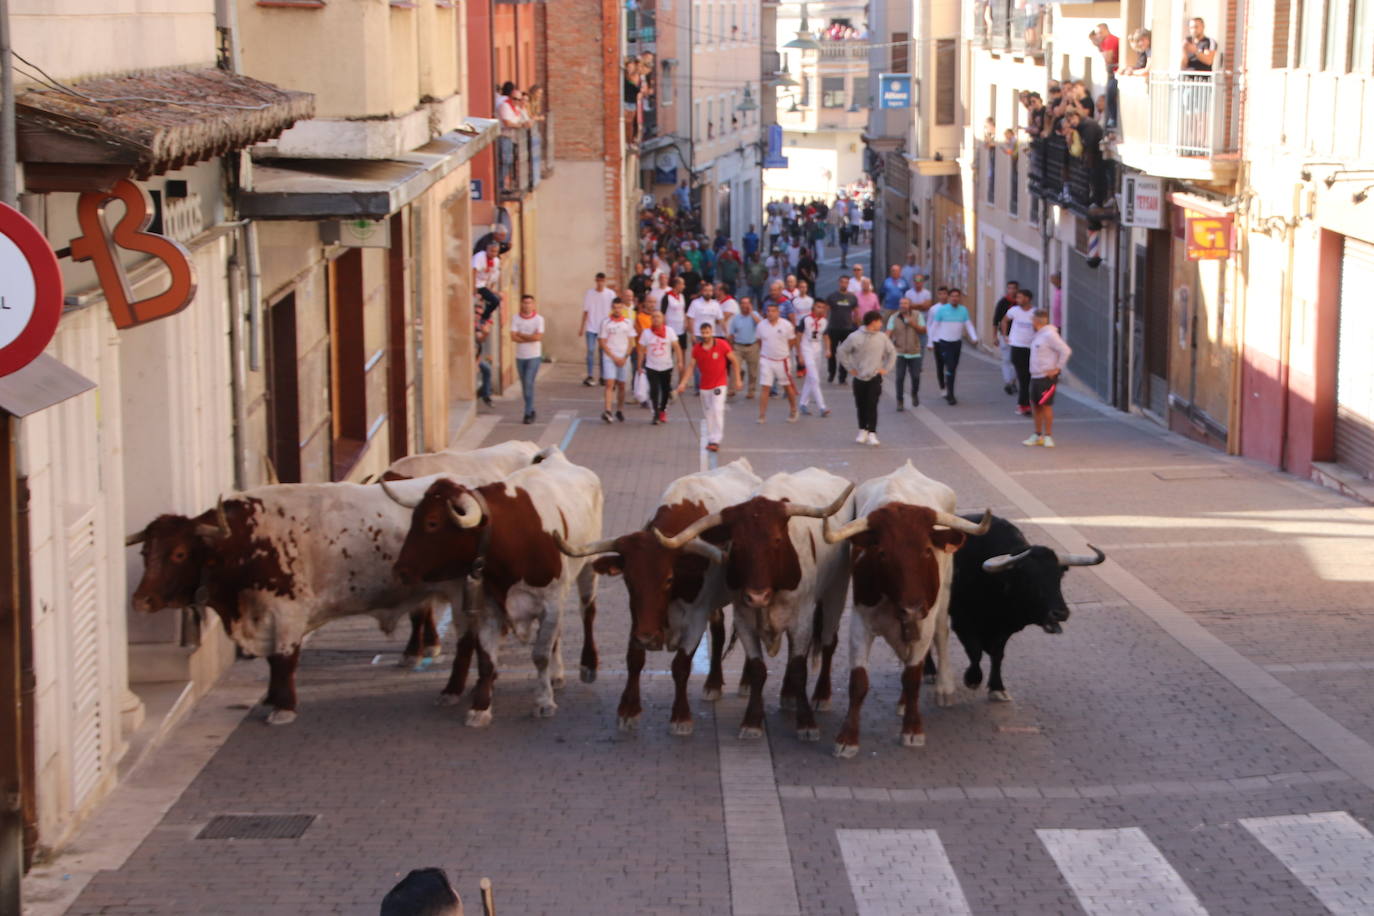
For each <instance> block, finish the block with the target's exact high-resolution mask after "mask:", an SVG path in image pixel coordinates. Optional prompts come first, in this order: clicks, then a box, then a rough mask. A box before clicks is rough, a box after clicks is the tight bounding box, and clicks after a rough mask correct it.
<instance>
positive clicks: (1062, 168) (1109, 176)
mask: <svg viewBox="0 0 1374 916" xmlns="http://www.w3.org/2000/svg"><path fill="white" fill-rule="evenodd" d="M1029 153H1030V170H1029V171H1028V172H1027V173H1026V189H1027V190H1028V191H1029V192H1030V193H1031V194H1033V195H1035V196H1037V197H1041V198H1043V199H1045V200H1047V201H1050V202H1051V203H1057V204H1059V205H1060V206H1063V207H1067V208H1068V209H1069V210H1072V211H1073V212H1075V213H1078V214H1080V215H1082V216H1092V217H1095V218H1098V219H1110V218H1112V216H1111V214H1109V213H1105V212H1104V211H1103V210H1102V209H1101V205H1107V204H1108V202H1109V200H1110V190H1111V188H1113V187H1115V186H1116V175H1115V170H1116V168H1117V163H1116V162H1115V161H1114V160H1112V159H1107V158H1105V157H1103V156H1102V155H1101V154H1100V152H1099V154H1098V155H1092V154H1091V152H1090V151H1087V150H1085V151H1084V155H1083V156H1071V155H1069V146H1068V142H1067V141H1066V140H1065V139H1064V138H1063V137H1062V136H1060V135H1058V134H1055V135H1053V136H1049V137H1041V138H1038V139H1035V140H1032V141H1031V142H1030V149H1029ZM1094 179H1096V182H1094ZM1094 190H1095V191H1096V193H1094ZM1089 211H1091V212H1089Z"/></svg>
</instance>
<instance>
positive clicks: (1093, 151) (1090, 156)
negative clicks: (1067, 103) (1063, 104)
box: [1064, 111, 1107, 205]
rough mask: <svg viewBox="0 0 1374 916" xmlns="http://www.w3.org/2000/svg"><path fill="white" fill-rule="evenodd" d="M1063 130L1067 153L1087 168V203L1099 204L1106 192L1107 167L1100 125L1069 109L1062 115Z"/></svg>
mask: <svg viewBox="0 0 1374 916" xmlns="http://www.w3.org/2000/svg"><path fill="white" fill-rule="evenodd" d="M1064 131H1065V134H1064V139H1065V141H1066V142H1067V143H1068V144H1069V155H1070V156H1071V157H1075V158H1080V159H1082V160H1083V165H1084V167H1085V168H1087V170H1088V195H1089V199H1088V204H1089V205H1099V204H1101V203H1102V202H1103V200H1104V199H1105V195H1106V193H1107V191H1106V186H1107V169H1106V162H1105V161H1104V160H1103V158H1102V136H1103V134H1102V125H1100V124H1098V123H1097V121H1095V120H1093V119H1092V118H1085V117H1083V116H1082V115H1080V114H1079V113H1078V112H1077V111H1070V112H1069V113H1068V114H1067V115H1066V116H1065V117H1064Z"/></svg>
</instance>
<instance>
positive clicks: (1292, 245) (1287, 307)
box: [1279, 184, 1303, 471]
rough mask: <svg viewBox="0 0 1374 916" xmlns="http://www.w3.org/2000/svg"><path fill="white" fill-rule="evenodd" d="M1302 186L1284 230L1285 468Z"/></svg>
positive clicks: (1296, 191)
mask: <svg viewBox="0 0 1374 916" xmlns="http://www.w3.org/2000/svg"><path fill="white" fill-rule="evenodd" d="M1302 194H1303V186H1302V185H1301V184H1295V185H1294V186H1293V216H1292V218H1291V219H1289V220H1288V224H1287V226H1286V227H1285V232H1286V234H1287V236H1288V260H1287V266H1286V267H1285V268H1284V272H1283V298H1282V299H1281V300H1280V308H1279V393H1280V396H1281V398H1282V400H1280V401H1279V470H1281V471H1286V470H1288V402H1289V398H1290V392H1289V390H1288V385H1289V376H1290V373H1291V370H1292V359H1291V355H1292V354H1291V351H1292V343H1291V342H1292V339H1293V262H1294V259H1295V255H1296V248H1297V241H1298V220H1299V217H1298V214H1299V213H1301V212H1302V211H1301V210H1300V209H1299V208H1300V207H1301V206H1302Z"/></svg>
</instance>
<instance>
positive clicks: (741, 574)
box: [654, 484, 854, 655]
mask: <svg viewBox="0 0 1374 916" xmlns="http://www.w3.org/2000/svg"><path fill="white" fill-rule="evenodd" d="M853 489H854V485H853V484H850V485H849V486H847V487H846V488H845V490H844V492H843V493H841V494H840V495H839V497H838V498H836V499H835V501H834V502H832V503H831V504H830V505H828V506H811V505H806V504H803V503H794V502H791V501H790V500H787V499H772V498H770V497H767V496H755V497H753V498H752V499H748V500H746V501H744V502H742V503H739V504H737V505H734V506H727V507H726V508H724V509H722V510H721V511H720V512H716V513H712V514H711V515H708V516H705V517H704V518H700V519H697V521H695V522H693V523H692V524H691V525H688V526H687V527H686V528H684V529H683V530H682V531H680V532H678V533H677V534H676V535H674V536H672V537H669V536H667V535H665V534H663V532H661V531H658V530H657V529H655V530H654V535H655V536H656V537H657V538H658V540H659V542H660V543H662V544H663V545H664V546H666V547H670V548H674V549H676V548H678V547H681V546H683V545H685V544H688V543H690V542H691V541H692V540H693V539H694V538H697V537H700V536H702V535H704V534H705V533H706V532H707V531H708V530H712V529H718V537H719V538H720V540H721V542H722V543H724V544H726V547H727V552H726V555H725V584H726V585H727V586H728V587H729V588H730V590H731V591H732V592H734V593H735V594H737V595H739V596H741V599H742V603H743V605H744V607H745V608H746V609H748V610H750V611H752V612H754V613H756V614H757V615H758V619H759V636H760V637H761V638H762V639H763V641H764V644H765V646H766V647H767V649H768V652H769V654H770V655H771V654H774V653H776V652H777V649H778V647H779V646H780V645H781V640H782V634H783V631H784V630H785V629H786V627H787V623H788V621H786V620H783V619H781V618H780V617H779V616H777V614H778V613H779V612H781V611H782V609H780V608H777V607H776V606H775V598H776V597H777V595H778V593H779V592H788V591H793V590H795V589H796V588H797V587H798V586H799V585H801V581H802V564H803V562H806V563H809V564H811V565H812V566H814V564H815V555H814V551H813V553H812V555H811V556H809V557H806V558H805V560H803V558H802V557H799V556H798V555H797V550H796V546H795V545H794V544H793V543H792V538H791V536H790V535H789V534H788V531H787V523H788V522H789V521H791V520H792V519H793V518H795V517H797V516H805V517H807V518H829V517H830V516H832V515H834V514H835V513H836V512H838V511H840V508H841V507H842V506H843V505H844V504H845V501H846V500H847V499H849V494H850V492H852V491H853Z"/></svg>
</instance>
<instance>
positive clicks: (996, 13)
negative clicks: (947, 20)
mask: <svg viewBox="0 0 1374 916" xmlns="http://www.w3.org/2000/svg"><path fill="white" fill-rule="evenodd" d="M1044 25H1045V4H1044V3H1041V2H1037V0H1026V2H1022V3H1018V2H1016V0H977V2H976V3H974V5H973V39H974V43H975V44H976V45H978V46H980V47H983V48H986V49H988V50H991V51H1010V52H1011V53H1013V54H1032V55H1036V56H1038V55H1041V54H1043V53H1044V44H1043V39H1044Z"/></svg>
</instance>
